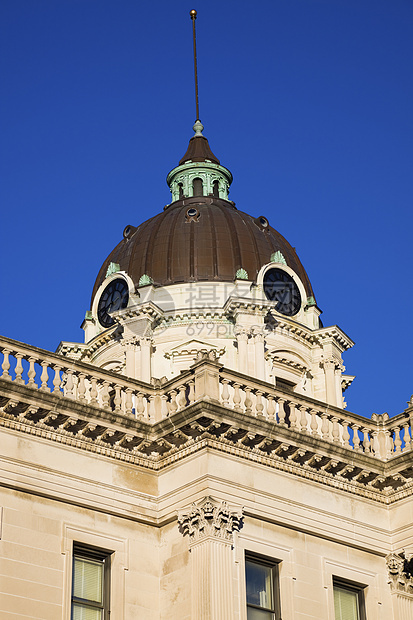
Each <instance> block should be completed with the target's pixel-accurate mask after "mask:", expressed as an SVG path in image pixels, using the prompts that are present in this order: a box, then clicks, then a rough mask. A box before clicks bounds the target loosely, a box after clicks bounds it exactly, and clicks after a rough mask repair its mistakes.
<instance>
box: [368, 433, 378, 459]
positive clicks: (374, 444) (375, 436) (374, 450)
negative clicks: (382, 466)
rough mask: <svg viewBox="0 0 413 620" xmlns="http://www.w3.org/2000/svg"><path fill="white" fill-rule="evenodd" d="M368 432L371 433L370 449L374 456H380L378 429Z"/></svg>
mask: <svg viewBox="0 0 413 620" xmlns="http://www.w3.org/2000/svg"><path fill="white" fill-rule="evenodd" d="M370 434H371V451H372V453H373V454H374V456H375V457H376V458H380V440H379V431H372V432H371V433H370Z"/></svg>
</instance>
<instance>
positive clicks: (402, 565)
mask: <svg viewBox="0 0 413 620" xmlns="http://www.w3.org/2000/svg"><path fill="white" fill-rule="evenodd" d="M386 565H387V570H388V571H389V581H388V583H389V584H390V585H391V587H392V590H398V591H399V592H408V593H410V594H413V555H412V554H410V553H407V552H405V551H402V552H401V553H390V554H389V555H388V556H386Z"/></svg>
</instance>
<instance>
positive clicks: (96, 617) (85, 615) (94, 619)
mask: <svg viewBox="0 0 413 620" xmlns="http://www.w3.org/2000/svg"><path fill="white" fill-rule="evenodd" d="M102 613H103V610H102V609H91V608H90V607H85V606H84V605H78V604H77V603H74V604H73V613H72V619H73V620H102V617H103V616H102Z"/></svg>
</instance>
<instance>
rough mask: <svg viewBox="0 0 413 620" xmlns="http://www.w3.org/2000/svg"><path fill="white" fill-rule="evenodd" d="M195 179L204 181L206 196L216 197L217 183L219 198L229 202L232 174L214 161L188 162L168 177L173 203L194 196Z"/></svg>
mask: <svg viewBox="0 0 413 620" xmlns="http://www.w3.org/2000/svg"><path fill="white" fill-rule="evenodd" d="M194 179H201V180H202V185H203V195H204V196H213V195H214V183H215V182H217V183H218V195H219V198H223V199H224V200H228V193H229V186H230V185H231V183H232V174H231V173H230V171H229V170H228V169H227V168H225V167H224V166H221V165H219V164H215V163H213V162H212V161H211V162H210V161H201V162H198V161H196V162H192V161H187V162H185V163H184V164H182V165H180V166H177V167H176V168H174V169H173V170H171V172H170V173H169V174H168V176H167V177H166V182H167V183H168V185H169V188H170V190H171V193H172V202H175V200H179V199H180V198H191V197H192V196H193V195H194V193H193V181H194Z"/></svg>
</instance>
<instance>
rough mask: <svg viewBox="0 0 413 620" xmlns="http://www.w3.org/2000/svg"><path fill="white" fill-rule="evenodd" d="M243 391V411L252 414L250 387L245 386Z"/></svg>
mask: <svg viewBox="0 0 413 620" xmlns="http://www.w3.org/2000/svg"><path fill="white" fill-rule="evenodd" d="M244 392H245V402H244V407H245V413H248V414H252V400H251V388H249V387H245V388H244Z"/></svg>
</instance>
